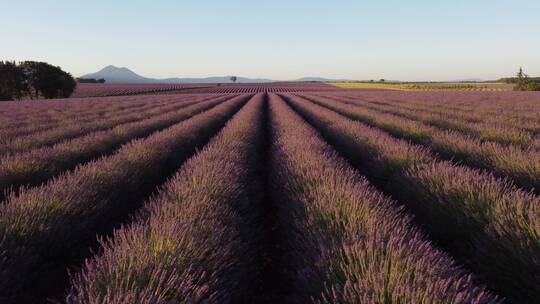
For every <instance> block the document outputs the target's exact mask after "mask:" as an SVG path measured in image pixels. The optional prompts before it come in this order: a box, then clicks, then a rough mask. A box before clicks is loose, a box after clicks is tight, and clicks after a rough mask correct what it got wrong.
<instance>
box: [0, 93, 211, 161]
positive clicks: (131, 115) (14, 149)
mask: <svg viewBox="0 0 540 304" xmlns="http://www.w3.org/2000/svg"><path fill="white" fill-rule="evenodd" d="M208 99H212V98H206V99H202V100H197V99H195V100H190V99H188V100H183V99H180V100H179V101H168V102H164V103H163V104H157V105H151V106H149V107H144V108H142V109H136V110H130V111H123V112H122V113H109V114H108V115H107V117H104V118H103V119H91V120H89V121H85V119H81V120H75V121H72V122H69V123H66V125H63V126H59V127H57V128H52V129H49V130H46V131H43V132H35V133H33V134H27V135H25V136H24V137H17V138H14V139H11V140H9V141H7V142H4V143H2V144H0V156H3V155H7V154H15V153H20V152H24V151H28V150H31V149H35V148H39V147H42V146H51V145H54V144H56V143H59V142H63V141H67V140H70V139H73V138H77V137H80V136H84V135H87V134H89V133H91V132H97V131H102V130H107V129H112V128H114V127H121V126H122V125H126V124H129V123H133V122H137V121H140V120H144V119H149V118H152V117H154V116H159V115H162V114H166V113H167V112H172V111H177V110H180V109H182V108H185V107H187V106H190V105H193V104H196V103H198V102H200V101H204V100H208Z"/></svg>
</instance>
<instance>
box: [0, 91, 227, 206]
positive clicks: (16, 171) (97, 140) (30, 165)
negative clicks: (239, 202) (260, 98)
mask: <svg viewBox="0 0 540 304" xmlns="http://www.w3.org/2000/svg"><path fill="white" fill-rule="evenodd" d="M229 98H231V96H223V97H220V98H217V99H214V100H209V101H206V102H201V103H197V104H194V105H191V106H188V107H185V108H181V109H179V110H176V111H173V112H169V113H165V114H161V115H158V116H155V117H151V118H148V119H144V120H140V121H136V122H132V123H127V124H122V125H118V126H116V127H115V128H112V129H109V130H105V131H98V132H93V133H90V134H87V135H85V136H82V137H79V138H75V139H73V140H69V141H66V142H62V143H58V144H56V145H54V146H51V147H42V148H38V149H34V150H30V151H28V152H24V153H19V154H15V155H10V156H6V157H3V158H1V159H0V197H2V194H3V193H5V192H6V191H8V190H15V191H16V190H18V189H19V187H21V186H34V185H38V184H40V183H42V182H45V181H46V180H48V179H50V178H52V177H54V176H56V175H58V174H59V173H61V172H63V171H66V170H70V169H73V168H75V167H76V166H77V165H79V164H81V163H84V162H87V161H90V160H92V159H94V158H97V157H99V156H103V155H107V154H109V153H112V152H113V151H114V150H116V149H118V148H120V147H121V146H122V145H123V144H125V143H128V142H129V141H131V140H133V139H135V138H142V137H145V136H148V135H150V134H152V133H153V132H156V131H159V130H162V129H164V128H167V127H169V126H171V125H173V124H176V123H178V122H180V121H183V120H185V119H188V118H190V117H192V116H194V115H196V114H198V113H201V112H203V111H206V110H208V109H210V108H212V107H214V106H216V105H218V104H219V103H221V102H223V101H224V100H227V99H229Z"/></svg>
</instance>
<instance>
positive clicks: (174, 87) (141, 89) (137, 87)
mask: <svg viewBox="0 0 540 304" xmlns="http://www.w3.org/2000/svg"><path fill="white" fill-rule="evenodd" d="M212 86H215V84H187V83H183V84H178V83H170V84H168V83H157V84H155V83H152V84H129V83H120V84H95V83H79V84H77V87H76V88H75V92H74V93H73V95H71V98H85V97H102V96H122V95H136V94H156V93H160V92H179V91H183V90H188V89H196V88H206V87H212Z"/></svg>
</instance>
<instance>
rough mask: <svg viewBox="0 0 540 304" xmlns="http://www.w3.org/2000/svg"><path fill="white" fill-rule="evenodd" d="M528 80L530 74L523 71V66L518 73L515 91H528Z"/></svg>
mask: <svg viewBox="0 0 540 304" xmlns="http://www.w3.org/2000/svg"><path fill="white" fill-rule="evenodd" d="M528 82H529V80H528V76H527V75H526V74H525V73H524V72H523V69H522V68H519V72H518V73H517V75H516V85H515V86H514V91H527V89H528Z"/></svg>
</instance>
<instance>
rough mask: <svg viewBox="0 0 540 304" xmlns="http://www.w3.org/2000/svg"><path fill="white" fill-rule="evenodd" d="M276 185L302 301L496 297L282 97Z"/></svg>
mask: <svg viewBox="0 0 540 304" xmlns="http://www.w3.org/2000/svg"><path fill="white" fill-rule="evenodd" d="M271 109H272V116H271V117H272V126H273V133H272V136H273V148H272V164H273V166H272V168H273V170H272V185H273V191H275V193H276V194H277V195H276V197H277V198H276V199H277V200H279V202H280V204H279V207H280V218H281V219H284V223H283V225H284V226H285V227H286V228H285V229H286V231H287V232H288V234H287V236H288V239H287V243H288V245H287V247H288V248H289V249H290V259H291V260H292V263H291V264H292V265H294V266H295V269H293V270H291V271H290V273H291V274H292V278H291V284H293V289H294V290H295V291H296V292H295V295H294V297H293V302H296V303H307V302H316V303H497V302H498V301H499V300H498V299H497V298H496V297H494V296H493V295H491V294H490V293H489V292H487V291H486V290H485V289H484V288H483V287H481V286H478V285H476V284H475V283H473V281H472V278H471V276H470V274H468V273H467V272H466V271H464V270H463V269H462V268H461V267H460V266H458V265H457V263H456V262H454V261H453V260H452V259H451V258H450V257H449V256H447V255H446V254H445V253H443V252H441V251H440V250H438V249H436V248H435V247H434V246H433V245H432V244H431V243H430V242H429V241H428V240H427V239H426V238H425V237H424V236H423V234H422V233H421V232H420V231H419V230H418V229H417V228H415V227H414V225H413V224H412V222H411V218H410V216H408V215H407V214H406V213H405V212H403V210H402V209H400V208H399V207H398V206H397V205H396V203H395V202H393V201H391V200H390V199H388V198H386V197H385V196H383V195H382V194H381V193H379V192H377V191H375V190H374V189H373V188H372V187H371V186H370V185H369V184H368V182H367V181H366V180H365V179H364V178H363V177H361V176H360V175H358V173H357V172H356V171H355V170H354V169H352V168H351V167H350V166H349V165H348V164H347V163H346V161H344V160H343V159H342V158H340V157H339V156H338V155H337V153H336V152H335V151H334V150H333V149H332V148H331V147H330V146H328V144H326V143H325V142H324V141H323V140H321V138H320V137H319V135H318V134H317V132H316V131H315V130H314V129H312V128H311V127H310V126H309V125H308V124H306V123H305V122H304V121H303V120H302V119H301V118H300V117H299V116H298V115H297V114H295V113H294V112H293V111H292V110H291V109H290V108H289V107H287V106H286V105H285V103H284V102H283V101H282V100H280V99H279V98H278V97H276V96H273V98H272V99H271Z"/></svg>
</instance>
